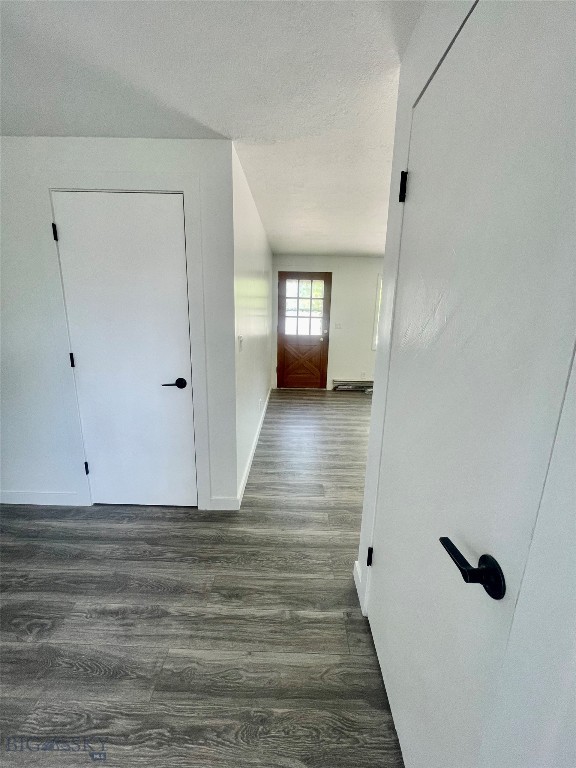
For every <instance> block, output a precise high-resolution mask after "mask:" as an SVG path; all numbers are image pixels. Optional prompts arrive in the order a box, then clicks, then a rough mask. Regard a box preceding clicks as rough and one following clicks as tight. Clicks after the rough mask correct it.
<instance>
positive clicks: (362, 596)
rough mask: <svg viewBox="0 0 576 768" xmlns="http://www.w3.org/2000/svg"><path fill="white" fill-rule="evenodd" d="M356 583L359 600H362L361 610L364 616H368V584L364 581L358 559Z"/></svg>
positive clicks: (356, 563)
mask: <svg viewBox="0 0 576 768" xmlns="http://www.w3.org/2000/svg"><path fill="white" fill-rule="evenodd" d="M353 573H354V584H355V586H356V592H357V593H358V600H359V601H360V610H361V611H362V616H367V615H368V612H367V610H366V585H365V584H363V583H362V570H361V568H360V563H359V562H358V560H356V562H355V563H354V572H353Z"/></svg>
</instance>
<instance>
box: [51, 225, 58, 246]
mask: <svg viewBox="0 0 576 768" xmlns="http://www.w3.org/2000/svg"><path fill="white" fill-rule="evenodd" d="M52 237H53V238H54V240H56V242H58V227H57V226H56V224H54V222H52Z"/></svg>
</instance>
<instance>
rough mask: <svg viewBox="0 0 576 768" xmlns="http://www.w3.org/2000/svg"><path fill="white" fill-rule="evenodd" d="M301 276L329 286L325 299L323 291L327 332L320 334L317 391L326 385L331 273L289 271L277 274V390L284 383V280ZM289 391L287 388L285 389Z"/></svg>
mask: <svg viewBox="0 0 576 768" xmlns="http://www.w3.org/2000/svg"><path fill="white" fill-rule="evenodd" d="M302 275H307V276H308V275H309V276H310V280H323V281H324V285H325V286H326V285H328V286H329V290H328V296H327V297H326V290H324V314H323V318H322V319H323V320H324V321H325V322H326V326H327V331H326V333H323V334H322V338H323V339H324V341H325V342H326V343H325V344H324V345H323V347H322V378H321V379H320V386H319V387H318V389H326V385H327V383H328V355H329V347H330V309H331V304H332V272H309V271H307V270H291V271H288V272H286V271H280V272H278V290H277V296H278V325H277V334H276V338H277V348H276V386H277V387H278V388H279V389H283V388H284V385H283V381H284V355H283V352H284V346H283V340H284V338H285V336H286V334H285V333H284V321H285V319H286V318H285V309H286V291H285V286H286V280H299V279H302ZM282 286H284V292H282ZM286 388H287V389H289V387H286Z"/></svg>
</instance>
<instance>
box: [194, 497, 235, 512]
mask: <svg viewBox="0 0 576 768" xmlns="http://www.w3.org/2000/svg"><path fill="white" fill-rule="evenodd" d="M239 509H240V501H239V499H238V497H237V496H212V498H211V499H210V501H209V502H208V504H206V505H204V506H202V507H201V508H200V511H201V512H219V511H220V512H236V511H238V510H239Z"/></svg>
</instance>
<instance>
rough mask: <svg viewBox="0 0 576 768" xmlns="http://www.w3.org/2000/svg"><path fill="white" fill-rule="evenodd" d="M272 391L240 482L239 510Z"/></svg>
mask: <svg viewBox="0 0 576 768" xmlns="http://www.w3.org/2000/svg"><path fill="white" fill-rule="evenodd" d="M271 391H272V390H271V389H269V390H268V394H267V395H266V402H265V403H264V407H263V408H262V414H261V415H260V422H259V424H258V429H257V430H256V436H255V437H254V442H253V443H252V449H251V451H250V457H249V459H248V461H247V462H246V469H245V470H244V475H243V476H242V480H241V481H240V487H239V488H238V509H240V506H241V505H242V499H243V498H244V491H245V490H246V483H247V482H248V476H249V475H250V470H251V469H252V462H253V461H254V454H255V453H256V448H257V446H258V440H259V439H260V432H261V430H262V424H264V418H265V416H266V411H267V409H268V403H269V401H270V392H271Z"/></svg>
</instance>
